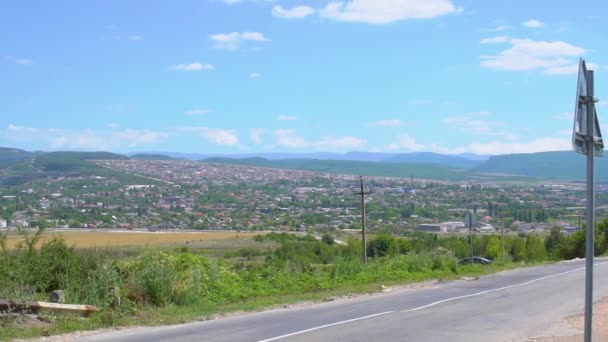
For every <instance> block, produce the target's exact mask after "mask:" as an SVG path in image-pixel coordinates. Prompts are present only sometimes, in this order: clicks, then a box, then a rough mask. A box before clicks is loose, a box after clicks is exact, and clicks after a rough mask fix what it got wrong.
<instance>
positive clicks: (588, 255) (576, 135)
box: [572, 59, 604, 342]
mask: <svg viewBox="0 0 608 342" xmlns="http://www.w3.org/2000/svg"><path fill="white" fill-rule="evenodd" d="M595 102H597V99H595V98H594V97H593V70H587V66H586V65H585V61H584V60H583V59H581V60H580V63H579V72H578V84H577V90H576V109H575V115H574V127H573V131H572V147H573V149H574V151H576V152H578V153H581V154H585V155H586V156H587V228H586V236H585V238H586V241H585V338H584V340H585V342H591V340H592V330H591V324H592V320H593V319H592V317H593V316H592V315H593V257H594V237H595V233H594V230H595V174H594V156H595V155H598V156H601V155H602V150H603V148H604V143H603V141H602V133H601V130H600V126H599V121H598V118H597V113H596V111H595Z"/></svg>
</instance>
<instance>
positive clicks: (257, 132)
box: [249, 128, 266, 145]
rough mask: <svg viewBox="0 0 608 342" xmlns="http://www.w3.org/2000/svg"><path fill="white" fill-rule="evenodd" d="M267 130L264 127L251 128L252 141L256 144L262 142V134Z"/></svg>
mask: <svg viewBox="0 0 608 342" xmlns="http://www.w3.org/2000/svg"><path fill="white" fill-rule="evenodd" d="M265 132H266V130H265V129H263V128H252V129H250V130H249V137H250V138H251V141H252V142H253V143H254V144H256V145H261V144H262V134H264V133H265Z"/></svg>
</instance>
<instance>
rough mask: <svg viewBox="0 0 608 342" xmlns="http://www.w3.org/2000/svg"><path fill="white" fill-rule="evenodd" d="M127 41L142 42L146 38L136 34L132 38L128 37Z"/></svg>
mask: <svg viewBox="0 0 608 342" xmlns="http://www.w3.org/2000/svg"><path fill="white" fill-rule="evenodd" d="M127 39H128V40H133V41H140V40H144V37H143V36H140V35H136V34H134V35H132V36H128V37H127Z"/></svg>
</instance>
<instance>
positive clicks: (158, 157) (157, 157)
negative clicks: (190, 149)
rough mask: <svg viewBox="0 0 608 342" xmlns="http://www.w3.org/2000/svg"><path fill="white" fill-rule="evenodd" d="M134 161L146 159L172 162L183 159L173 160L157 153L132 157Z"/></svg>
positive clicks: (139, 154)
mask: <svg viewBox="0 0 608 342" xmlns="http://www.w3.org/2000/svg"><path fill="white" fill-rule="evenodd" d="M131 158H133V159H146V160H172V159H181V158H173V157H170V156H168V155H166V154H157V153H138V154H134V155H132V156H131Z"/></svg>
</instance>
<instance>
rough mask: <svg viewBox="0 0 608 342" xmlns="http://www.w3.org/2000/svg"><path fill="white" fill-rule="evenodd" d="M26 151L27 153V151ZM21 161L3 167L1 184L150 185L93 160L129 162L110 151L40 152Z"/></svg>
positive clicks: (7, 163) (142, 179) (0, 171)
mask: <svg viewBox="0 0 608 342" xmlns="http://www.w3.org/2000/svg"><path fill="white" fill-rule="evenodd" d="M24 152H25V151H24ZM26 153H29V155H27V157H24V158H22V159H21V160H13V161H10V162H9V161H7V162H5V163H4V164H3V165H0V185H3V186H15V185H20V184H23V183H27V182H30V181H33V180H37V179H45V178H55V177H79V176H93V175H94V176H100V177H111V178H115V179H117V180H119V181H120V182H124V183H141V182H145V183H149V181H146V180H145V179H144V178H141V177H137V176H133V175H130V174H127V173H124V172H119V171H115V170H110V169H107V168H105V167H102V166H99V165H97V164H95V163H93V162H91V160H100V159H128V157H126V156H124V155H121V154H115V153H110V152H69V151H66V152H49V153H43V152H37V153H31V152H26Z"/></svg>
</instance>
